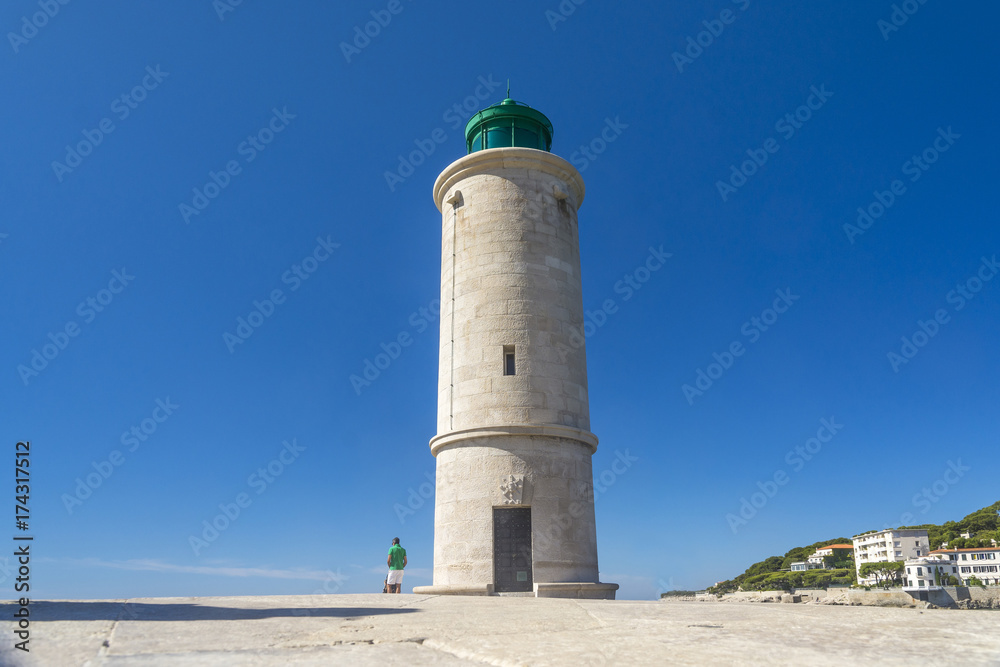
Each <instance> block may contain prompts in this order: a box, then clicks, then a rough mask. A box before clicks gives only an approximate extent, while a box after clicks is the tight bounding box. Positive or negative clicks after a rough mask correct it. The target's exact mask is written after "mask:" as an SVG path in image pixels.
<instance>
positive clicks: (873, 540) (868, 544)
mask: <svg viewBox="0 0 1000 667" xmlns="http://www.w3.org/2000/svg"><path fill="white" fill-rule="evenodd" d="M853 542H854V567H855V568H856V570H857V572H858V583H859V584H861V585H862V586H873V585H875V583H876V582H875V577H868V578H864V577H862V576H861V574H860V572H861V566H862V565H864V564H865V563H885V562H892V561H899V560H902V561H905V560H909V559H912V558H919V557H921V556H926V555H927V554H928V553H929V552H930V541H929V540H928V539H927V530H926V529H924V528H903V529H896V530H891V529H890V530H879V531H872V532H870V533H863V534H861V535H856V536H855V537H854V540H853Z"/></svg>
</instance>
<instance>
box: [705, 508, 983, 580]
mask: <svg viewBox="0 0 1000 667" xmlns="http://www.w3.org/2000/svg"><path fill="white" fill-rule="evenodd" d="M998 512H1000V501H997V502H995V503H993V504H992V505H990V506H989V507H984V508H983V509H981V510H977V511H975V512H973V513H972V514H969V515H968V516H966V517H965V518H964V519H962V520H960V521H946V522H945V523H944V524H942V525H940V526H938V525H935V524H929V523H927V524H921V525H919V526H900V528H925V529H926V530H927V536H928V538H929V540H930V545H931V549H937V548H939V547H940V546H941V543H942V542H947V543H948V548H949V549H953V548H957V549H962V548H974V547H988V546H992V543H991V542H990V539H991V538H992V539H995V540H997V542H998V543H1000V515H998ZM966 531H968V532H971V533H973V535H972V537H971V538H970V539H964V538H962V537H959V535H960V534H961V533H963V532H966ZM866 532H871V531H866ZM859 534H860V533H859ZM851 542H852V540H851V538H848V537H837V538H834V539H830V540H823V541H822V542H815V543H813V544H810V545H808V546H804V547H796V548H794V549H791V550H790V551H788V553H786V554H785V555H784V556H770V557H768V558H765V559H764V560H762V561H760V562H758V563H754V564H753V565H751V566H750V567H748V568H747V569H746V571H745V572H744V573H743V574H740V575H738V576H736V577H734V578H732V579H729V580H726V581H722V582H719V584H717V585H716V586H711V587H709V589H708V592H709V593H731V592H733V591H737V590H744V591H762V590H787V589H789V588H813V587H826V586H830V585H834V586H836V585H850V584H853V583H855V582H856V581H857V579H856V576H855V570H854V559H853V556H852V558H850V559H845V560H844V561H842V562H838V563H830V564H828V565H827V567H832V568H836V569H827V570H806V571H805V572H789V571H788V570H789V568H790V567H791V565H792V563H795V562H799V561H804V560H806V559H807V558H808V557H809V556H811V555H812V554H813V553H814V552H815V551H816V549H819V548H820V547H825V546H827V545H830V544H851Z"/></svg>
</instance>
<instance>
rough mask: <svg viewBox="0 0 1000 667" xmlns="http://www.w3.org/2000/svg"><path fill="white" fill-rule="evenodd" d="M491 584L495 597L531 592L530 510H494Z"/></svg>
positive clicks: (503, 508)
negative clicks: (496, 595)
mask: <svg viewBox="0 0 1000 667" xmlns="http://www.w3.org/2000/svg"><path fill="white" fill-rule="evenodd" d="M493 581H494V589H495V590H496V591H497V592H498V593H504V592H514V591H531V590H533V586H532V580H531V508H530V507H494V508H493Z"/></svg>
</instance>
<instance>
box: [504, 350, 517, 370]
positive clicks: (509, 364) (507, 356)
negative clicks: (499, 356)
mask: <svg viewBox="0 0 1000 667" xmlns="http://www.w3.org/2000/svg"><path fill="white" fill-rule="evenodd" d="M503 374H504V375H517V364H516V363H515V361H514V346H513V345H504V346H503Z"/></svg>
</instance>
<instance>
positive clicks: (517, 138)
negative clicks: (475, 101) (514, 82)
mask: <svg viewBox="0 0 1000 667" xmlns="http://www.w3.org/2000/svg"><path fill="white" fill-rule="evenodd" d="M514 146H517V147H520V148H537V149H538V150H542V151H551V150H552V123H551V122H549V119H548V118H546V117H545V114H543V113H542V112H541V111H537V110H535V109H532V108H531V107H529V106H528V105H527V104H523V103H521V102H515V101H514V100H512V99H510V98H509V97H508V98H507V99H505V100H504V101H503V102H499V103H497V104H494V105H493V106H491V107H487V108H485V109H483V110H482V111H480V112H478V113H477V114H476V115H475V116H473V117H472V118H470V119H469V122H468V124H466V126H465V148H466V149H467V150H468V151H469V152H470V153H475V152H476V151H482V150H486V149H488V148H510V147H514Z"/></svg>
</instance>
